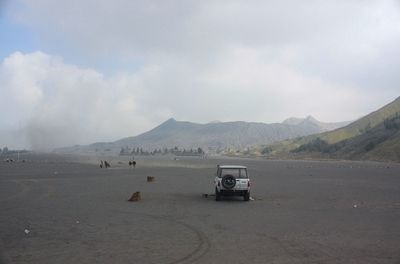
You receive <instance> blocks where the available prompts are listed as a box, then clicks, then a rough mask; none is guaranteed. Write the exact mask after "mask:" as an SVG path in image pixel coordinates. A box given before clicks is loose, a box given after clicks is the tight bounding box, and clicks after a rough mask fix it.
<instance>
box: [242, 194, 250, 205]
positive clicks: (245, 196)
mask: <svg viewBox="0 0 400 264" xmlns="http://www.w3.org/2000/svg"><path fill="white" fill-rule="evenodd" d="M243 200H245V201H246V202H248V201H249V200H250V192H249V191H246V192H245V193H244V195H243Z"/></svg>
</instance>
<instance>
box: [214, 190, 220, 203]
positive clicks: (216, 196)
mask: <svg viewBox="0 0 400 264" xmlns="http://www.w3.org/2000/svg"><path fill="white" fill-rule="evenodd" d="M215 201H221V193H220V192H219V191H218V189H217V188H215Z"/></svg>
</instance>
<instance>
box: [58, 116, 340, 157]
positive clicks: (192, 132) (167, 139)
mask: <svg viewBox="0 0 400 264" xmlns="http://www.w3.org/2000/svg"><path fill="white" fill-rule="evenodd" d="M341 125H343V123H332V124H329V123H322V122H319V121H317V120H315V119H314V118H312V117H307V118H304V119H302V120H301V121H300V122H298V123H297V124H288V123H285V122H283V123H273V124H265V123H255V122H243V121H237V122H219V121H218V122H211V123H207V124H197V123H192V122H186V121H176V120H175V119H173V118H171V119H169V120H167V121H165V122H164V123H162V124H161V125H159V126H157V127H155V128H154V129H152V130H150V131H148V132H145V133H143V134H140V135H138V136H135V137H127V138H123V139H120V140H117V141H115V142H108V143H107V142H106V143H94V144H91V145H87V146H75V147H69V148H63V149H58V150H57V151H63V152H71V151H72V152H80V151H83V152H85V151H86V152H88V151H89V152H91V151H103V150H107V151H114V152H116V151H119V150H120V149H121V148H124V147H128V148H136V147H140V148H143V149H145V150H149V151H151V150H153V149H164V148H174V147H175V146H177V147H179V148H185V149H191V148H193V149H197V148H198V147H201V148H202V149H203V150H205V151H206V152H220V151H224V150H227V149H232V150H241V149H245V148H248V147H250V146H253V145H257V144H262V143H273V142H277V141H280V140H284V139H289V138H294V137H299V136H305V135H310V134H315V133H320V132H322V131H326V130H327V129H329V128H337V127H339V126H341Z"/></svg>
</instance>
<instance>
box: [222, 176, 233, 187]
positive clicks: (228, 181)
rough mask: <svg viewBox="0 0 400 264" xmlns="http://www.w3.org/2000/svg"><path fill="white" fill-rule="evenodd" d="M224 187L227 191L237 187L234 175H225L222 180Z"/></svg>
mask: <svg viewBox="0 0 400 264" xmlns="http://www.w3.org/2000/svg"><path fill="white" fill-rule="evenodd" d="M221 183H222V186H224V187H225V189H228V190H230V189H233V187H235V185H236V179H235V177H233V175H229V174H228V175H225V176H224V177H222V180H221Z"/></svg>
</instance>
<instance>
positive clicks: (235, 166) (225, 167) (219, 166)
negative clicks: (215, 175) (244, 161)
mask: <svg viewBox="0 0 400 264" xmlns="http://www.w3.org/2000/svg"><path fill="white" fill-rule="evenodd" d="M218 168H220V169H247V167H246V166H242V165H218Z"/></svg>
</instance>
